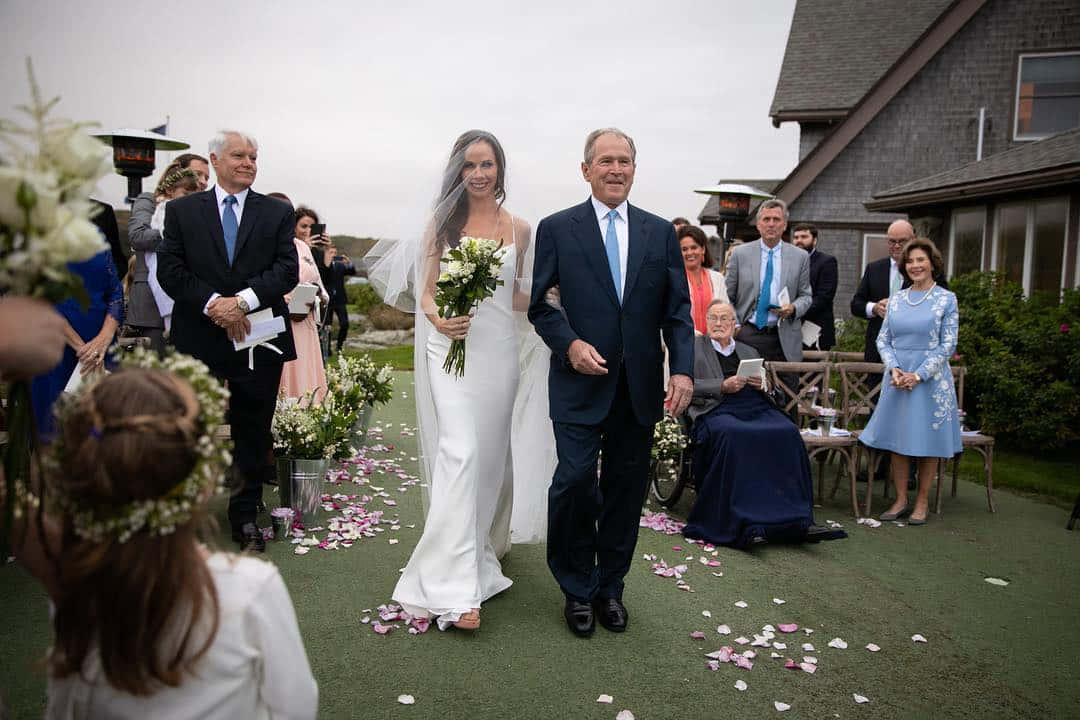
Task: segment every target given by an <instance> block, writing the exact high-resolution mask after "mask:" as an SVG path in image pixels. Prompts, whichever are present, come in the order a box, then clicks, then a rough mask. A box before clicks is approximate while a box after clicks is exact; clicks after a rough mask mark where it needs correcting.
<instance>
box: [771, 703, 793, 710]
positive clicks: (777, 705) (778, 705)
mask: <svg viewBox="0 0 1080 720" xmlns="http://www.w3.org/2000/svg"><path fill="white" fill-rule="evenodd" d="M773 707H774V708H776V712H785V711H787V710H790V709H791V706H790V705H788V704H787V703H785V702H780V701H779V700H774V701H773Z"/></svg>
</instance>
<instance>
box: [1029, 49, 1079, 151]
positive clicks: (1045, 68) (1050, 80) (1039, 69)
mask: <svg viewBox="0 0 1080 720" xmlns="http://www.w3.org/2000/svg"><path fill="white" fill-rule="evenodd" d="M1017 75H1018V77H1017V82H1016V127H1015V130H1014V132H1013V137H1014V139H1016V140H1038V139H1039V138H1044V137H1047V136H1049V135H1053V134H1054V133H1058V132H1062V131H1063V130H1070V129H1072V128H1075V127H1080V52H1068V53H1057V54H1040V55H1021V56H1020V67H1019V69H1018V71H1017Z"/></svg>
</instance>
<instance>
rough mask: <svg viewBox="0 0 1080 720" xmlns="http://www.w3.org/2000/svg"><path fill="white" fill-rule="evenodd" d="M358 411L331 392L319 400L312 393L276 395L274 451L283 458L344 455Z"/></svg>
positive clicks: (340, 457)
mask: <svg viewBox="0 0 1080 720" xmlns="http://www.w3.org/2000/svg"><path fill="white" fill-rule="evenodd" d="M356 418H357V410H356V409H354V408H351V407H348V406H347V405H346V404H345V403H343V402H341V400H340V399H339V398H338V397H336V396H335V395H334V394H333V393H332V392H328V393H327V394H326V397H324V398H323V401H322V402H321V403H317V402H315V401H314V393H307V394H305V395H304V396H303V397H300V398H289V397H285V396H284V395H281V396H279V397H278V401H277V407H276V408H275V410H274V420H273V423H272V424H271V428H270V430H271V433H272V434H273V436H274V453H275V454H276V455H277V456H278V457H282V458H296V459H304V460H321V459H323V458H335V459H338V460H340V459H342V458H344V457H347V455H348V453H349V446H348V442H347V438H348V436H349V433H350V432H351V431H352V426H353V424H354V423H355V422H356Z"/></svg>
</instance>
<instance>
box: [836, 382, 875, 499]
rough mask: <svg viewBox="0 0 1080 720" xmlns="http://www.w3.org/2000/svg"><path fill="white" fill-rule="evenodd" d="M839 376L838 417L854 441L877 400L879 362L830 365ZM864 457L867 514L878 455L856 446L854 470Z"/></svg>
mask: <svg viewBox="0 0 1080 720" xmlns="http://www.w3.org/2000/svg"><path fill="white" fill-rule="evenodd" d="M833 367H834V368H835V369H836V370H837V371H838V372H839V373H840V394H841V397H842V399H841V405H840V408H841V409H840V417H841V421H842V422H843V425H844V427H846V428H847V429H848V430H850V431H851V434H852V436H853V437H854V438H855V440H856V441H857V440H858V438H859V433H860V432H861V431H862V427H863V426H865V425H866V422H867V421H868V420H869V419H870V416H871V415H873V414H874V408H876V407H877V402H878V398H879V397H880V396H881V383H882V380H883V378H884V373H885V365H884V364H883V363H868V362H862V361H857V362H839V363H836V364H835V365H834V366H833ZM864 449H865V451H866V454H867V458H868V460H867V473H866V476H867V479H866V503H865V509H864V512H865V514H866V515H867V516H869V515H870V503H871V499H872V497H873V495H872V493H873V485H874V468H875V466H876V465H877V461H878V453H877V451H876V450H874V449H872V448H868V447H866V446H864V445H862V444H858V445H857V448H856V453H855V468H856V470H857V469H858V467H859V465H860V462H861V456H862V452H863V450H864Z"/></svg>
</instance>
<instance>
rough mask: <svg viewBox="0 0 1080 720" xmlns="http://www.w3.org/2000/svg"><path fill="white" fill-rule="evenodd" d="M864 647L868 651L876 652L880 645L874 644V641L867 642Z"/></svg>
mask: <svg viewBox="0 0 1080 720" xmlns="http://www.w3.org/2000/svg"><path fill="white" fill-rule="evenodd" d="M866 649H867V650H869V651H870V652H877V651H878V650H880V649H881V648H880V647H878V646H877V645H875V644H874V643H869V644H868V645H867V646H866Z"/></svg>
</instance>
